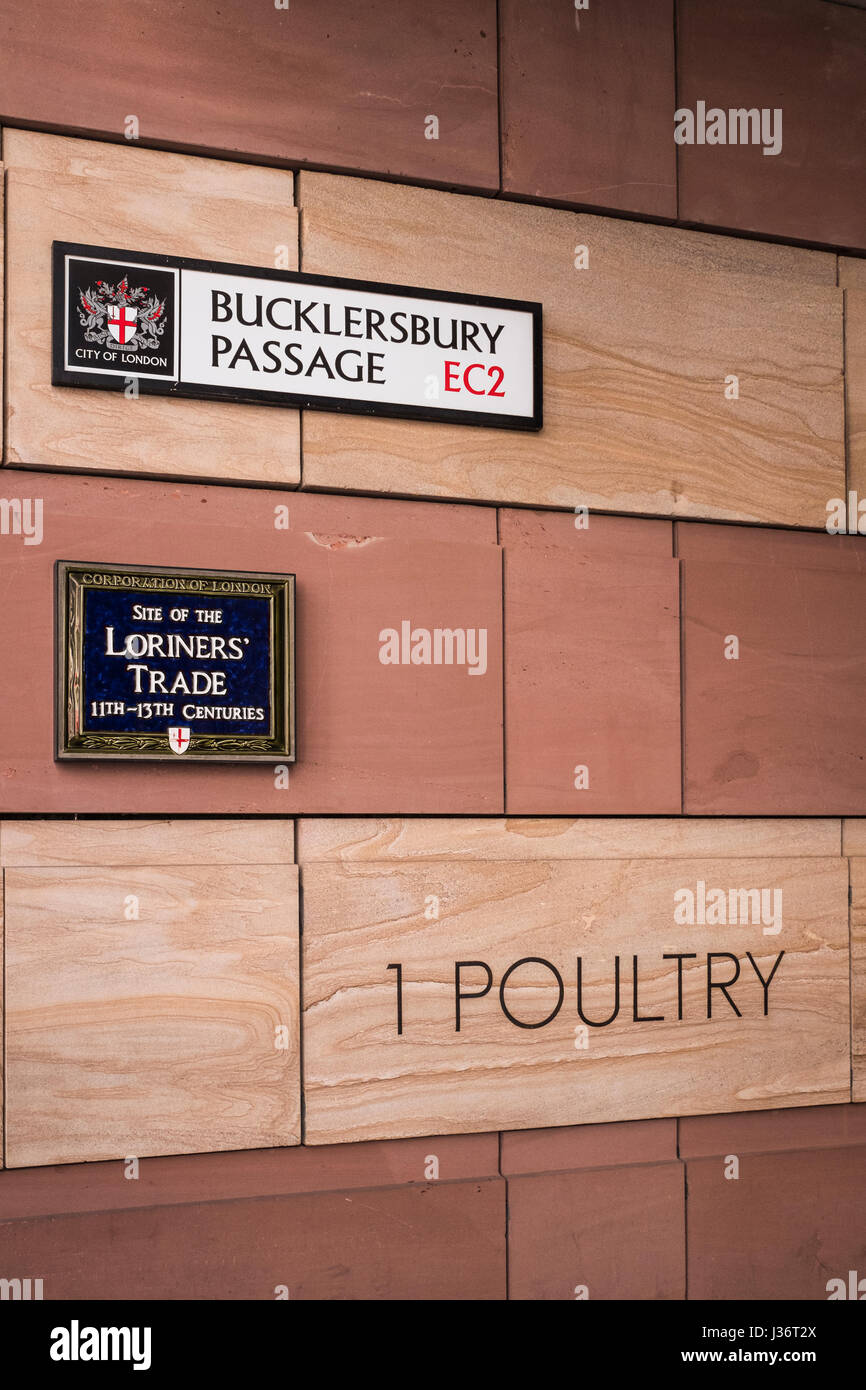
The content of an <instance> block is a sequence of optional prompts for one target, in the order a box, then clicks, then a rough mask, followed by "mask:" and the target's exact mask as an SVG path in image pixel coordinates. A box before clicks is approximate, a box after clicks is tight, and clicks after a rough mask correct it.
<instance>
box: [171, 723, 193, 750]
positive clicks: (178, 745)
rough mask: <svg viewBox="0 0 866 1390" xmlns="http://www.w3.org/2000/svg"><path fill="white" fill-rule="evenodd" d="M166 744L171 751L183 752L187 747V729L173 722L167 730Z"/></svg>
mask: <svg viewBox="0 0 866 1390" xmlns="http://www.w3.org/2000/svg"><path fill="white" fill-rule="evenodd" d="M168 746H169V748H170V749H171V751H172V753H185V752H186V750H187V749H188V748H189V729H183V728H181V727H180V726H179V725H177V724H173V725H172V726H171V727H170V728H169V731H168Z"/></svg>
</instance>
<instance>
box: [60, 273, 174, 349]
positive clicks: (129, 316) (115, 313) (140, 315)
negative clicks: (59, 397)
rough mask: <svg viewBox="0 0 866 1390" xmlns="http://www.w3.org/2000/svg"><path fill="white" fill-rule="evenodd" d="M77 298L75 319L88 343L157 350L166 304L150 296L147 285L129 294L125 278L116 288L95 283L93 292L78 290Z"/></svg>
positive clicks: (163, 324) (102, 281) (99, 281)
mask: <svg viewBox="0 0 866 1390" xmlns="http://www.w3.org/2000/svg"><path fill="white" fill-rule="evenodd" d="M148 296H149V297H148ZM78 297H79V299H80V301H81V305H80V308H79V310H78V317H79V319H80V320H81V326H82V328H83V329H84V337H85V340H86V341H87V342H88V343H99V344H100V345H104V344H106V343H108V342H114V343H117V344H118V345H119V346H120V347H122V348H126V349H128V350H129V351H134V350H135V349H137V348H156V347H159V340H160V338H161V337H162V334H163V331H164V329H165V322H166V320H165V300H164V299H159V298H158V296H157V295H155V294H153V293H149V291H148V288H147V285H141V286H140V287H139V288H138V289H134V290H132V289H130V288H129V280H128V279H127V277H126V276H124V277H123V279H122V280H121V281H120V283H119V284H117V285H109V284H108V283H107V282H106V281H105V280H97V282H96V289H95V290H94V289H88V290H86V291H84V290H79V292H78Z"/></svg>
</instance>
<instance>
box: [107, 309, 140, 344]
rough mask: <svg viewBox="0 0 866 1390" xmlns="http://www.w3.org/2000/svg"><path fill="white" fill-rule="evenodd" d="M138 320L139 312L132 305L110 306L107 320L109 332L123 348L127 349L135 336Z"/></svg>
mask: <svg viewBox="0 0 866 1390" xmlns="http://www.w3.org/2000/svg"><path fill="white" fill-rule="evenodd" d="M137 318H138V310H137V309H133V307H132V305H131V304H109V306H108V318H107V319H106V323H107V324H108V331H109V333H110V334H111V336H112V338H113V339H114V341H115V342H116V343H120V346H121V347H126V344H127V343H128V342H129V340H130V338H132V337H133V336H134V335H135V330H136V319H137Z"/></svg>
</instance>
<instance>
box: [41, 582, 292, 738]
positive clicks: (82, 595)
mask: <svg viewBox="0 0 866 1390" xmlns="http://www.w3.org/2000/svg"><path fill="white" fill-rule="evenodd" d="M56 573H57V599H56V609H55V615H56V632H55V652H56V698H55V705H56V751H55V757H56V758H57V759H58V760H60V761H62V760H66V759H72V758H89V759H113V760H115V761H117V760H126V759H131V758H136V759H138V758H140V759H147V760H155V761H162V762H190V761H191V762H200V761H202V760H204V761H207V762H274V761H279V762H294V761H295V757H296V752H295V576H294V575H293V574H264V573H257V572H254V571H247V570H198V569H180V568H176V567H169V568H161V567H155V566H150V565H115V564H103V563H101V562H95V563H93V564H87V563H82V562H80V561H70V560H58V561H57V564H56ZM99 589H129V590H137V591H141V590H144V591H148V592H150V593H152V595H153V597H154V599H157V598H159V597H166V596H170V595H172V594H175V595H178V596H179V597H180V596H184V595H185V596H188V597H193V598H222V599H231V598H245V597H253V598H264V599H267V600H268V603H269V612H270V671H269V680H268V692H269V693H268V721H269V722H268V732H267V734H264V733H261V734H258V733H256V734H214V733H206V734H203V733H192V734H191V737H190V745H189V748H188V749H187V750H186V751H185V752H184V753H182V754H178V753H173V752H172V751H171V749H170V748H169V746H168V737H167V735H166V733H165V732H163V731H156V730H154V732H153V733H145V732H141V733H139V732H136V733H108V732H95V731H92V730H88V729H86V728H85V713H84V711H85V689H84V679H85V674H84V608H85V603H86V597H87V593H88V591H89V590H99ZM178 722H181V721H180V720H179V721H178Z"/></svg>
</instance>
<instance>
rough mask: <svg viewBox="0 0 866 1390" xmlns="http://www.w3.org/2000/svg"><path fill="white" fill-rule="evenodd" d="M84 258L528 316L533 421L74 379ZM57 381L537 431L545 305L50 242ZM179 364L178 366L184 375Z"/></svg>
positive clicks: (188, 385) (142, 379) (149, 382)
mask: <svg viewBox="0 0 866 1390" xmlns="http://www.w3.org/2000/svg"><path fill="white" fill-rule="evenodd" d="M67 256H81V257H84V258H87V257H90V258H95V259H103V260H112V261H118V262H120V263H121V264H123V263H124V262H128V263H129V264H131V265H133V264H134V265H135V266H138V267H141V268H143V269H146V268H148V267H153V268H155V269H168V270H177V271H178V272H180V271H182V270H201V271H206V272H207V271H210V272H213V273H219V272H224V273H226V274H231V275H239V276H247V277H249V278H251V279H257V280H273V281H275V282H277V283H279V284H297V285H308V286H310V287H315V286H316V285H319V286H322V287H324V288H331V289H352V290H358V291H360V292H362V293H363V292H367V293H371V294H393V295H407V296H411V297H412V298H416V299H433V300H446V301H448V302H449V303H454V304H459V305H464V306H470V307H476V308H482V309H483V308H491V309H509V310H515V311H518V312H523V313H528V314H530V315H531V317H532V405H533V411H532V415H531V416H529V415H497V414H493V413H487V412H484V411H471V410H452V409H449V408H448V407H445V406H442V407H434V406H416V405H400V404H394V403H392V402H382V403H378V402H373V401H359V400H352V399H350V398H344V397H334V396H317V395H314V394H308V393H306V392H288V391H286V392H279V393H277V392H273V391H257V390H255V389H253V388H248V387H228V386H218V385H210V384H197V383H194V382H184V381H181V380H179V381H176V382H166V381H163V380H159V379H155V378H152V377H148V376H146V375H136V373H135V372H129V373H124V374H123V375H109V374H108V373H104V374H103V373H99V372H81V371H79V372H76V371H74V370H72V369H70V368H69V367H68V366H67V365H66V354H65V343H66V323H67V315H68V305H67V299H66V289H67V284H66V257H67ZM52 261H53V270H52V287H53V307H52V330H53V331H52V374H51V383H52V385H53V386H75V387H83V388H84V389H86V390H102V391H105V390H109V391H123V390H124V389H125V383H126V382H128V381H129V380H131V379H134V380H135V381H136V382H137V383H138V390H139V392H140V393H141V394H148V395H151V394H152V395H160V396H178V397H186V398H190V399H193V400H223V401H255V402H256V403H258V404H260V405H272V406H277V407H279V406H290V407H292V408H294V409H301V410H325V411H331V412H337V413H346V414H351V415H375V416H384V417H385V418H394V419H405V420H441V421H442V422H443V423H450V424H458V425H479V426H483V427H485V428H487V429H512V430H522V431H536V432H537V431H538V430H540V429H542V427H543V424H544V418H543V403H542V382H543V362H542V351H543V348H542V305H541V304H539V303H537V302H535V301H530V300H519V299H498V298H493V297H491V296H489V295H470V294H460V293H456V292H451V291H445V290H434V289H429V288H421V287H419V286H414V285H394V284H390V283H385V282H381V283H380V282H377V281H374V280H354V279H344V278H341V277H339V276H333V275H310V274H308V273H306V272H305V271H299V270H292V271H289V270H275V269H273V268H271V267H268V266H249V265H237V264H234V263H232V262H229V261H208V260H197V259H195V258H193V257H189V256H166V255H162V254H159V253H156V252H144V251H129V250H123V249H117V248H114V247H105V246H91V245H89V244H87V243H83V242H67V241H55V242H53V243H52ZM176 294H177V298H176V312H177V315H178V319H180V316H181V314H182V312H183V310H182V291H181V276H180V274H178V276H177V291H176ZM179 367H180V364H179V363H178V368H179Z"/></svg>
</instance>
